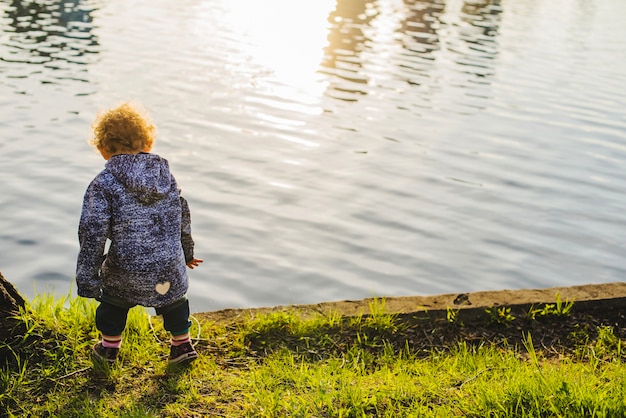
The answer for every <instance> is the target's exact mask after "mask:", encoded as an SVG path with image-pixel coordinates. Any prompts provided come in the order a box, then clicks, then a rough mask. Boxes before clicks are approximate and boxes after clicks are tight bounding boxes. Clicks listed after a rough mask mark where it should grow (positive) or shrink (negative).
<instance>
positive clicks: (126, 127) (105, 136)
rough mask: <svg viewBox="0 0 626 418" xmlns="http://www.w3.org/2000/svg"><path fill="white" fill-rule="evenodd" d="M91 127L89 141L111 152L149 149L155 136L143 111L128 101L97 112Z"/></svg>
mask: <svg viewBox="0 0 626 418" xmlns="http://www.w3.org/2000/svg"><path fill="white" fill-rule="evenodd" d="M92 128H93V134H94V136H93V139H92V140H91V141H90V143H91V144H92V145H94V146H95V147H97V148H102V149H104V150H106V151H107V152H109V153H111V154H116V153H132V154H134V153H138V152H141V151H143V150H145V149H148V150H149V149H151V148H152V143H153V142H154V138H155V136H156V129H155V127H154V125H153V124H152V123H151V122H150V119H149V118H148V116H147V114H146V113H145V111H143V109H142V110H139V109H137V107H135V106H133V105H131V104H130V103H122V104H121V105H119V106H118V107H116V108H114V109H111V110H107V111H105V112H103V113H100V114H98V116H97V117H96V120H95V121H94V123H93V125H92Z"/></svg>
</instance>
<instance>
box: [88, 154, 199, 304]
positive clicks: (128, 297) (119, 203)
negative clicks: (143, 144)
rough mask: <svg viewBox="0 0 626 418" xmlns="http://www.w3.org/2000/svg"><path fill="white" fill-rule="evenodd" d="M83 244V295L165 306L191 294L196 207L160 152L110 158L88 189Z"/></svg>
mask: <svg viewBox="0 0 626 418" xmlns="http://www.w3.org/2000/svg"><path fill="white" fill-rule="evenodd" d="M107 238H108V239H109V240H110V247H109V249H108V253H107V254H106V256H105V255H104V252H105V245H106V242H107ZM78 239H79V242H80V252H79V254H78V262H77V267H76V283H77V285H78V295H79V296H83V297H88V298H98V297H100V296H101V294H102V293H104V294H106V295H110V296H113V297H117V298H120V299H122V300H124V301H126V302H130V303H134V304H139V305H143V306H151V307H161V306H165V305H168V304H170V303H172V302H174V301H176V300H178V299H180V298H182V297H183V296H184V295H185V293H186V292H187V288H188V278H187V271H186V262H188V261H191V260H192V259H193V257H194V256H193V239H192V237H191V217H190V213H189V207H188V205H187V202H186V200H185V199H184V198H183V197H182V196H181V195H180V190H179V189H178V186H177V184H176V180H175V179H174V176H173V175H172V173H171V172H170V169H169V164H168V162H167V160H165V159H164V158H161V157H159V156H158V155H155V154H149V153H140V154H121V155H114V156H113V157H111V158H110V159H109V160H108V161H107V163H106V165H105V169H104V170H103V171H102V172H100V174H98V175H97V176H96V178H95V179H94V180H93V181H92V182H91V184H90V185H89V187H88V188H87V191H86V192H85V197H84V201H83V208H82V214H81V217H80V224H79V228H78Z"/></svg>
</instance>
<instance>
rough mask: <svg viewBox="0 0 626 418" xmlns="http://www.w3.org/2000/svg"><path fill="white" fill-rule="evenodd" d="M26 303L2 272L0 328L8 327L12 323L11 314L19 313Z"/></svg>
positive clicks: (0, 276) (0, 279)
mask: <svg viewBox="0 0 626 418" xmlns="http://www.w3.org/2000/svg"><path fill="white" fill-rule="evenodd" d="M25 303H26V302H25V301H24V298H22V296H20V294H19V293H18V292H17V289H16V288H15V287H14V286H13V285H12V284H11V283H9V282H8V281H7V280H6V279H5V278H4V276H3V275H2V273H0V329H6V328H8V327H9V326H10V325H11V324H10V322H11V321H10V319H11V316H14V315H15V314H17V313H18V312H19V311H20V308H23V307H24V304H25ZM0 338H2V336H0Z"/></svg>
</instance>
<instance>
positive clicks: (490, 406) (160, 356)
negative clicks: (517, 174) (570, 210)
mask: <svg viewBox="0 0 626 418" xmlns="http://www.w3.org/2000/svg"><path fill="white" fill-rule="evenodd" d="M95 306H96V305H95V303H93V302H91V301H87V300H84V299H80V298H76V299H74V298H61V299H57V298H53V297H51V296H44V297H39V298H36V299H35V300H34V301H32V303H29V304H28V307H27V309H26V310H25V311H24V312H23V313H22V314H21V315H20V317H19V320H20V324H21V326H20V327H16V330H15V332H13V333H12V334H11V335H9V336H8V337H7V341H6V342H5V343H2V344H0V354H2V355H3V356H4V357H5V358H6V360H5V362H4V364H3V365H2V364H0V366H1V367H2V368H1V369H0V416H2V417H22V416H34V417H47V416H48V417H77V416H80V417H196V416H197V417H204V416H218V417H219V416H224V417H285V416H290V417H617V416H626V373H625V372H626V370H625V368H624V365H623V359H624V353H623V350H622V340H621V339H620V338H619V337H618V336H617V335H615V332H614V330H613V328H612V327H610V326H598V327H596V328H595V329H591V328H589V327H574V328H572V329H575V330H576V331H575V333H573V335H572V336H571V339H568V341H569V344H573V345H572V346H571V347H569V349H568V350H563V351H561V352H557V351H555V347H541V346H540V344H538V342H537V341H536V340H537V339H540V338H541V337H542V333H541V328H540V327H539V326H538V324H540V323H538V322H536V321H538V320H537V319H535V317H537V318H540V319H544V318H547V317H551V318H561V317H563V316H567V315H569V310H570V309H571V306H569V305H567V306H568V311H567V312H564V309H562V308H558V309H554V308H546V309H545V310H542V309H543V308H534V307H533V310H537V309H539V310H537V311H536V312H535V314H534V315H533V318H532V319H531V318H527V317H526V318H523V320H524V321H533V322H532V323H529V324H530V325H529V326H528V327H527V328H528V329H530V331H522V332H521V333H520V341H521V343H520V344H513V343H511V341H510V339H506V338H504V339H500V340H497V341H496V342H493V341H491V339H484V338H483V339H476V338H457V339H456V340H446V341H447V343H446V344H445V345H441V346H438V345H437V344H431V345H430V346H431V348H430V349H428V350H426V349H423V348H418V347H423V346H420V345H419V344H416V343H415V341H416V339H417V338H419V336H420V335H421V336H422V339H423V340H429V339H432V340H437V338H438V337H437V335H441V333H442V330H443V329H446V330H448V331H449V333H450V334H451V335H452V334H454V335H464V332H466V331H467V330H466V327H469V325H466V324H461V325H459V323H460V321H450V318H449V314H448V317H447V318H443V319H442V323H441V324H439V325H437V326H436V327H430V328H428V327H424V325H423V323H424V321H423V320H422V319H415V318H413V320H407V318H402V317H400V316H398V315H392V314H388V313H386V312H385V304H384V300H376V301H374V303H373V304H372V305H370V310H371V312H372V314H371V315H364V316H357V317H349V318H344V317H342V316H340V315H338V314H336V313H331V314H326V315H321V314H320V315H318V316H314V317H307V318H303V317H301V316H299V315H298V314H297V313H296V312H294V311H288V310H285V311H277V312H273V313H269V314H265V315H260V316H257V317H252V316H251V317H249V318H245V319H243V320H240V321H238V322H233V323H219V324H218V323H214V322H209V321H204V322H200V321H197V320H196V321H195V322H194V325H193V327H192V335H193V336H194V337H195V338H194V343H195V345H196V349H197V350H198V351H199V353H200V358H199V359H198V360H196V362H194V363H193V364H192V365H191V366H187V367H185V366H183V367H180V366H178V367H170V366H168V365H167V361H166V357H167V354H168V344H167V341H168V338H169V336H168V335H167V333H166V332H165V331H164V330H163V327H162V324H161V321H160V319H159V318H158V317H153V316H149V315H148V312H147V311H146V310H144V309H141V308H133V309H132V310H131V314H130V317H129V322H128V327H127V330H126V331H125V334H124V344H123V348H122V350H121V353H120V355H121V361H120V362H119V363H117V364H115V365H112V366H108V365H100V364H97V363H96V364H94V363H93V362H92V359H91V357H90V349H91V346H92V345H93V343H94V342H95V341H97V338H98V335H97V331H96V330H95V328H94V314H95ZM561 306H564V305H561ZM456 315H457V314H455V318H456ZM517 320H518V319H517V318H515V317H513V316H512V314H511V312H510V311H508V310H506V309H505V310H502V309H501V308H498V309H495V308H493V309H490V310H488V311H487V312H486V316H485V318H484V320H483V321H484V324H485V325H484V326H485V327H486V328H485V329H489V327H492V328H493V327H497V326H499V327H505V328H507V329H508V330H511V329H513V328H514V327H515V321H517ZM519 320H521V319H519ZM438 327H439V328H438ZM509 332H513V331H509ZM472 335H473V334H472Z"/></svg>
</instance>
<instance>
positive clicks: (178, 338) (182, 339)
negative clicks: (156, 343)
mask: <svg viewBox="0 0 626 418" xmlns="http://www.w3.org/2000/svg"><path fill="white" fill-rule="evenodd" d="M170 342H171V343H172V345H173V346H174V347H178V346H179V345H181V344H185V343H189V342H191V338H190V337H189V333H188V332H186V333H184V334H180V335H172V338H171V340H170Z"/></svg>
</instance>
